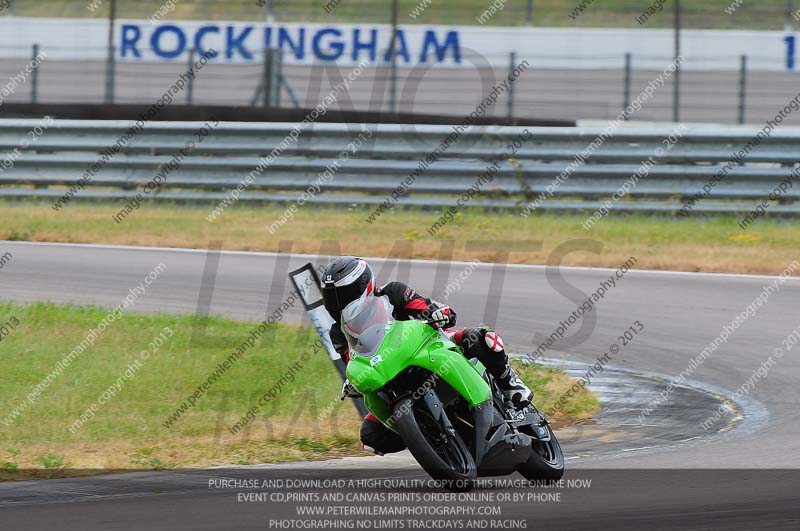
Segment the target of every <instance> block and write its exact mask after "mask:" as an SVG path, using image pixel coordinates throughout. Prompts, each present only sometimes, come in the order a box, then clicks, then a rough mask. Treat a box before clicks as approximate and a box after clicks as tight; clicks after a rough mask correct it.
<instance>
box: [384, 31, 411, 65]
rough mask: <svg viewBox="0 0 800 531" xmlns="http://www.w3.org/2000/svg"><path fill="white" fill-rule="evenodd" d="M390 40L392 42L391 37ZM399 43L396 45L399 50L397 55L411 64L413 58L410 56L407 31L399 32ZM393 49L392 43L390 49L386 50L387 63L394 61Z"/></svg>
mask: <svg viewBox="0 0 800 531" xmlns="http://www.w3.org/2000/svg"><path fill="white" fill-rule="evenodd" d="M390 40H391V37H390ZM397 41H398V43H397V44H396V48H397V49H396V50H395V54H396V55H397V56H398V57H403V59H405V62H406V63H410V62H411V57H410V56H409V55H408V46H407V45H406V33H405V31H403V30H401V29H399V30H397ZM391 49H392V48H391V43H390V44H389V47H388V48H387V49H386V54H385V55H384V56H383V60H384V61H386V62H387V63H388V62H390V61H391V60H392V54H391Z"/></svg>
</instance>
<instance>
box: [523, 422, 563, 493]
mask: <svg viewBox="0 0 800 531" xmlns="http://www.w3.org/2000/svg"><path fill="white" fill-rule="evenodd" d="M547 431H548V432H549V433H550V440H549V441H536V440H534V441H533V443H532V444H531V453H530V455H529V456H528V460H527V461H526V462H525V463H523V464H522V465H520V466H519V468H518V469H517V470H519V473H520V474H522V475H523V476H525V478H526V479H529V480H547V481H555V480H559V479H561V476H563V475H564V452H562V451H561V444H559V442H558V439H556V434H555V433H553V430H552V428H550V426H547Z"/></svg>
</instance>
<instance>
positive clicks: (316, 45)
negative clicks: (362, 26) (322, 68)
mask: <svg viewBox="0 0 800 531" xmlns="http://www.w3.org/2000/svg"><path fill="white" fill-rule="evenodd" d="M326 35H333V36H334V37H341V36H342V32H341V31H339V30H337V29H334V28H325V29H322V30H319V31H318V32H317V34H316V35H314V42H313V43H312V45H311V46H312V48H313V50H314V55H315V56H316V57H317V58H318V59H322V60H323V61H335V60H336V59H338V58H339V57H341V56H342V53H344V44H342V43H341V42H339V41H333V42H329V43H328V46H327V47H326V48H325V49H324V50H323V49H322V48H321V47H320V41H321V40H322V38H323V37H325V36H326ZM328 49H330V50H333V53H327V52H326V51H325V50H328Z"/></svg>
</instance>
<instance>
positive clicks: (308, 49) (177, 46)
mask: <svg viewBox="0 0 800 531" xmlns="http://www.w3.org/2000/svg"><path fill="white" fill-rule="evenodd" d="M107 24H108V23H107V21H105V20H102V19H54V18H25V17H0V58H11V57H13V58H19V59H21V58H28V57H30V53H31V47H32V46H33V45H34V44H38V45H39V46H40V49H41V50H44V51H46V53H47V56H48V60H50V61H58V60H83V61H85V60H105V58H106V54H107V50H106V46H107V38H108V25H107ZM114 35H115V38H114V42H115V44H114V48H115V56H116V59H117V61H120V62H177V61H187V60H188V54H189V53H190V51H192V50H193V51H195V53H199V54H202V53H203V52H204V51H206V50H209V49H214V50H217V51H218V52H219V53H218V54H217V55H216V57H214V59H213V62H218V63H261V62H262V61H263V51H264V49H265V48H270V47H277V48H280V49H282V50H283V51H284V54H283V60H284V62H285V63H287V64H320V63H323V64H324V63H337V64H339V65H345V66H346V65H357V64H359V63H361V62H362V61H365V60H366V61H368V62H369V63H372V64H386V63H388V62H390V60H391V57H390V53H389V48H390V46H389V44H390V41H391V36H392V29H391V27H390V26H389V25H386V24H319V23H317V24H310V23H267V22H259V23H255V22H236V21H164V20H162V21H158V22H155V23H153V22H151V21H149V20H126V19H121V20H118V21H117V23H116V27H115V32H114ZM794 43H795V38H794V35H793V34H791V33H789V34H787V33H784V32H781V31H717V30H710V31H709V30H685V31H683V32H682V39H681V54H682V56H683V57H684V58H685V61H684V62H683V64H682V66H681V68H683V69H686V70H702V71H712V70H713V71H738V70H739V68H740V56H741V55H743V54H746V55H747V56H748V67H749V68H750V69H751V70H753V71H785V70H794V69H795V60H794V55H795V45H794ZM511 52H516V54H517V58H518V60H522V59H526V60H528V61H529V62H530V64H531V65H532V66H533V68H535V69H548V68H552V69H580V70H586V69H598V70H599V69H605V70H608V69H622V68H623V67H624V61H625V54H626V53H631V54H632V57H633V66H634V68H636V69H638V70H653V71H661V70H663V68H664V65H666V64H668V63H669V62H670V61H671V58H672V53H673V33H672V30H660V29H602V28H538V27H534V28H529V27H513V28H505V27H487V26H477V25H476V26H431V25H423V24H415V25H403V26H401V27H400V28H399V29H398V33H397V62H398V64H399V65H400V66H415V65H435V66H446V67H467V68H473V67H474V65H475V64H477V62H476V60H475V59H474V56H475V55H476V54H480V55H481V56H482V59H480V61H481V62H484V63H485V62H488V63H490V64H491V65H493V66H495V67H500V68H507V66H508V64H509V54H510V53H511Z"/></svg>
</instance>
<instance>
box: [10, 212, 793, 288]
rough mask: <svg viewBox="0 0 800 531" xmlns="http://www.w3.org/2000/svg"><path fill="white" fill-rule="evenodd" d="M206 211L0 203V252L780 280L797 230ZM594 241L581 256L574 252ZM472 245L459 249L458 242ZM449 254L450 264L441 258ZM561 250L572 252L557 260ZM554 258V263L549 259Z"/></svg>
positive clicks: (670, 222) (636, 220)
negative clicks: (263, 256)
mask: <svg viewBox="0 0 800 531" xmlns="http://www.w3.org/2000/svg"><path fill="white" fill-rule="evenodd" d="M210 209H211V207H210V206H208V205H200V206H194V207H185V206H184V207H177V206H172V205H169V204H147V205H145V206H144V207H142V208H141V209H140V210H138V211H136V212H135V213H134V214H133V215H132V216H131V217H130V218H128V219H126V220H125V221H124V223H122V224H117V223H114V221H113V220H112V219H111V218H112V216H113V215H114V214H115V213H116V212H117V211H118V210H119V205H118V204H109V203H97V204H71V205H69V206H68V207H67V208H66V209H64V210H63V211H62V212H58V213H54V212H53V211H52V210H51V209H50V208H49V204H47V203H33V202H22V203H17V202H7V201H0V210H2V212H3V214H4V216H3V224H2V226H0V240H2V239H8V240H30V241H43V242H70V243H106V244H116V245H142V246H165V247H189V248H208V245H209V242H212V241H217V242H221V244H222V247H223V248H224V249H232V250H242V251H273V252H294V253H310V254H320V253H321V254H324V255H326V256H327V255H329V254H331V252H333V251H335V252H336V253H337V254H353V255H368V256H383V257H398V258H426V259H453V260H467V261H470V260H476V259H477V260H481V261H484V262H495V261H498V260H501V261H509V262H514V263H521V264H544V263H553V261H555V262H556V263H559V261H560V263H561V264H562V265H576V266H595V267H599V266H603V267H612V268H616V267H619V265H620V264H622V263H623V262H625V261H626V260H627V259H628V258H629V257H631V256H635V257H636V258H637V259H638V261H637V262H636V265H635V267H636V268H637V269H672V270H682V271H709V272H728V273H758V274H772V275H776V274H780V273H781V272H782V271H783V270H784V268H785V267H786V266H787V265H788V264H789V263H791V262H792V261H793V260H795V259H797V255H796V249H798V248H800V230H798V223H797V222H796V221H784V220H778V219H773V218H762V219H759V220H758V221H757V222H756V223H754V224H753V225H752V226H751V227H749V228H748V229H747V231H742V230H741V229H740V228H739V227H738V225H737V221H738V220H737V219H736V218H733V217H731V216H713V217H702V216H698V217H691V218H687V219H675V218H669V217H665V216H641V215H638V216H623V215H611V216H609V217H608V218H606V219H603V220H602V221H600V222H598V223H597V224H596V225H595V226H594V227H592V229H591V230H590V231H588V232H587V231H585V230H583V228H582V227H581V224H582V223H583V221H585V220H586V216H585V215H556V214H535V215H533V216H531V217H529V218H527V219H523V218H521V217H519V216H518V215H517V214H516V213H513V212H502V211H501V212H489V213H487V212H486V211H483V210H480V209H466V210H464V211H463V212H459V213H458V214H456V216H455V220H454V221H453V222H452V223H450V224H448V225H447V226H445V227H444V229H443V230H441V231H440V232H438V233H437V234H436V237H430V236H428V235H427V234H426V228H427V227H429V226H430V225H431V223H433V222H434V221H436V220H437V219H438V217H439V213H438V212H435V211H421V210H414V209H394V210H392V211H389V212H387V213H385V214H384V215H383V216H381V217H380V218H378V221H376V222H375V223H373V224H371V225H369V224H367V223H366V222H365V221H364V219H365V218H366V217H367V215H368V214H369V209H365V208H357V207H353V208H348V209H342V208H339V207H336V208H328V207H316V206H313V205H305V206H303V207H302V208H300V209H298V211H297V214H296V217H295V219H294V220H293V221H291V222H289V223H287V224H286V225H284V226H283V227H281V229H280V230H279V231H278V232H277V233H276V234H274V235H272V234H270V233H269V231H268V230H267V227H268V226H269V225H271V224H272V223H274V222H275V220H276V219H277V218H278V217H279V216H281V215H282V214H283V213H284V211H285V207H282V206H280V205H265V206H259V207H243V206H241V205H236V206H235V207H231V208H229V209H228V210H226V211H225V213H224V214H223V215H222V216H221V217H220V218H219V219H218V220H217V221H216V222H214V223H213V224H210V223H208V222H207V221H206V220H205V216H206V215H207V214H208V212H209V211H210ZM587 239H588V240H594V242H593V243H592V244H591V247H588V246H587V245H588V244H586V243H585V242H584V243H581V240H587ZM474 240H483V241H484V243H483V244H482V245H475V246H473V247H470V248H468V247H467V246H466V242H469V241H474ZM508 240H511V241H523V240H533V241H540V242H541V248H540V249H535V248H534V249H532V250H528V251H521V250H520V249H519V246H518V245H511V247H512V248H514V250H515V252H514V253H511V254H510V255H507V254H503V253H502V251H503V250H507V249H508V248H509V244H506V243H503V241H508ZM451 241H452V242H453V243H454V246H453V249H452V253H451V254H449V255H448V254H442V250H443V249H446V248H447V246H448V245H449V244H450V243H449V242H451ZM564 245H568V246H572V247H571V248H574V247H575V246H578V248H577V249H575V250H574V251H573V252H569V253H564V252H563V250H564V249H565V247H563V246H564ZM559 249H561V251H559Z"/></svg>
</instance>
